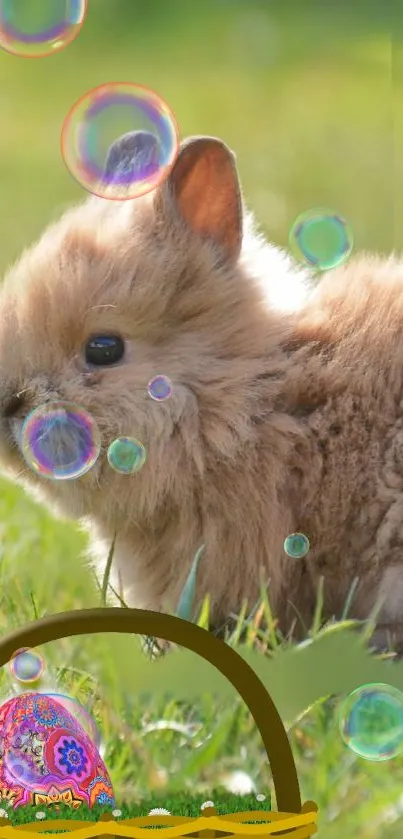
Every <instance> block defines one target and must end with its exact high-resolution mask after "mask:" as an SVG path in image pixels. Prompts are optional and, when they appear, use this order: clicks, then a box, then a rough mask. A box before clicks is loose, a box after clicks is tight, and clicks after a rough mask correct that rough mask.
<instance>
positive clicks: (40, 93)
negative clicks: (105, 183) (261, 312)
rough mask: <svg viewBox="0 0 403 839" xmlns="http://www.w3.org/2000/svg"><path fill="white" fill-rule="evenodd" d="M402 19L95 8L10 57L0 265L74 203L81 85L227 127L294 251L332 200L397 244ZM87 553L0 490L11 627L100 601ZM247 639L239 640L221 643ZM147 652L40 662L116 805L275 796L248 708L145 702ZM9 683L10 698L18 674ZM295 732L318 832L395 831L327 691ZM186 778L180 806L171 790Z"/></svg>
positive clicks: (312, 5) (0, 135) (343, 13)
mask: <svg viewBox="0 0 403 839" xmlns="http://www.w3.org/2000/svg"><path fill="white" fill-rule="evenodd" d="M395 5H396V7H397V6H398V4H395ZM399 8H400V10H399V9H398V8H396V10H395V19H394V21H392V20H391V18H390V16H389V12H388V4H386V3H385V4H381V3H379V2H375V1H374V0H371V2H369V0H356V2H355V3H351V0H338V2H337V3H336V4H334V3H323V2H321V1H320V0H304V3H301V1H300V0H297V2H296V1H295V0H287V2H286V3H285V2H284V0H271V2H268V0H260V2H259V0H204V2H203V3H201V4H197V3H195V2H189V0H172V2H169V3H167V2H166V0H150V2H148V3H141V2H137V0H90V4H89V14H88V20H87V22H86V24H85V27H84V28H83V30H82V33H81V34H80V36H79V38H78V39H77V41H76V42H74V43H73V44H71V45H70V47H69V48H68V49H67V50H66V51H65V52H62V53H59V54H58V55H55V56H53V57H52V58H49V59H44V60H42V61H32V60H29V61H28V60H19V59H18V58H15V57H14V56H9V55H7V54H6V53H2V52H1V51H0V91H1V92H0V112H1V123H2V130H1V132H0V186H1V189H0V219H1V238H0V242H1V247H0V271H4V269H5V268H6V266H7V265H8V264H9V263H10V262H11V261H12V260H14V259H15V258H16V257H17V255H18V253H19V252H20V250H21V249H22V248H23V247H25V246H26V245H27V244H28V243H29V242H30V241H31V239H32V238H34V237H35V236H37V235H38V234H39V233H40V231H41V230H42V228H43V226H44V225H45V224H46V223H47V222H48V221H49V220H50V219H51V218H55V217H56V216H57V215H58V213H59V211H60V210H61V209H63V208H65V207H66V206H67V205H68V204H69V203H70V202H72V201H75V200H79V199H80V198H81V197H82V192H81V190H80V188H79V187H78V185H77V184H76V183H75V182H74V181H73V179H72V178H71V177H70V175H69V173H68V172H67V170H66V168H65V166H64V164H63V161H62V160H61V157H60V152H59V137H60V129H61V125H62V122H63V119H64V117H65V115H66V114H67V112H68V110H69V108H70V107H71V105H72V104H73V102H74V101H75V100H76V99H77V98H78V97H79V96H80V95H81V94H82V93H83V92H85V91H86V90H88V89H89V88H91V87H94V86H95V85H97V84H100V83H102V82H105V81H113V80H129V81H130V80H131V81H136V82H139V83H141V84H144V85H148V86H150V87H152V88H154V89H156V90H157V91H159V92H160V93H161V94H162V95H163V96H164V98H165V99H166V100H167V101H168V102H169V103H170V105H171V107H172V108H173V110H174V112H175V113H176V116H177V119H178V121H179V124H180V127H181V131H182V134H183V135H187V134H193V133H194V134H198V133H211V134H215V135H218V136H221V137H223V138H224V139H225V140H226V141H227V142H228V143H229V144H230V145H231V146H232V147H233V148H234V149H235V150H236V153H237V158H238V164H239V168H240V172H241V176H242V181H243V185H244V191H245V197H246V199H247V201H248V203H249V204H250V205H251V206H252V207H253V208H254V209H255V211H256V214H257V216H258V218H259V219H260V221H261V223H262V226H263V228H264V229H265V231H266V232H267V233H268V234H269V236H270V238H271V239H272V240H273V241H275V242H278V243H280V244H285V243H286V242H287V238H288V231H289V228H290V225H291V223H292V221H293V219H294V218H295V217H296V215H298V214H299V213H300V212H301V211H303V210H305V209H309V208H310V207H312V206H319V205H324V206H326V207H334V208H335V209H337V210H338V211H339V212H341V213H342V214H343V215H344V216H345V217H346V218H347V219H348V221H349V222H350V223H351V225H352V227H353V230H354V235H355V244H356V247H357V249H360V248H368V249H370V250H375V249H380V250H384V251H389V250H391V249H392V248H393V247H396V248H400V249H401V248H402V244H403V199H402V195H403V165H402V163H401V160H402V155H401V154H400V150H401V149H402V148H403V120H402V117H401V112H402V111H401V107H400V105H401V101H402V98H403V48H402V44H403V7H402V6H401V4H400V7H399ZM392 26H393V44H392V47H393V49H391V39H390V33H391V28H392ZM84 548H85V541H84V537H83V535H82V534H81V533H80V532H79V531H78V529H76V528H74V527H73V526H71V525H70V524H67V523H63V522H60V521H55V520H54V519H52V518H51V517H50V516H49V515H48V514H47V513H46V512H45V511H43V510H42V509H40V508H39V507H38V506H36V505H35V504H33V503H32V502H31V501H29V500H28V499H27V498H26V497H25V496H24V494H23V493H22V491H21V490H20V489H17V488H15V487H14V486H12V485H11V484H10V483H9V482H7V481H5V480H2V481H0V631H1V633H2V634H4V633H6V632H9V631H10V630H11V629H13V628H16V627H18V626H21V625H23V624H25V623H26V622H28V621H30V620H32V619H34V618H36V617H41V616H43V615H45V614H50V613H53V612H57V611H63V610H69V609H73V608H83V607H91V606H99V605H101V604H102V603H103V602H104V597H103V593H102V591H101V590H100V589H99V587H98V586H97V585H96V583H95V580H94V578H93V575H92V573H91V571H90V569H89V568H88V567H86V566H85V564H84V563H83V561H82V559H81V554H82V553H83V551H84ZM104 593H105V592H104ZM318 607H319V608H318V614H317V618H316V620H315V624H314V626H313V627H312V628H311V630H310V637H311V638H312V639H313V643H315V641H316V640H317V639H318V636H319V630H320V628H321V612H320V602H319V604H318ZM264 616H265V617H266V618H268V619H269V620H268V629H263V628H262V627H263V620H262V618H263V617H264ZM339 617H341V616H339ZM244 618H245V620H246V630H247V642H248V644H250V645H251V646H252V645H254V646H255V647H257V648H258V649H259V650H260V651H261V653H262V654H264V655H268V656H271V657H275V658H276V659H277V660H278V661H279V662H281V661H282V660H285V658H284V657H285V655H286V653H287V652H288V650H289V648H290V646H291V644H290V642H289V641H287V639H281V638H280V637H279V635H278V633H277V630H276V626H275V618H273V616H270V614H269V612H268V606H267V603H263V604H262V609H261V610H260V611H258V612H257V613H256V615H255V617H254V618H253V619H249V620H248V619H247V616H244ZM244 628H245V627H244ZM346 629H347V625H346ZM341 631H344V624H343V625H341ZM236 641H237V634H236V633H235V635H233V636H232V638H230V639H229V643H232V644H235V643H236ZM135 644H137V641H136V640H135V639H133V638H130V637H126V636H125V637H120V636H117V637H112V636H106V635H105V636H104V635H100V636H96V637H95V636H94V637H86V638H82V639H81V638H80V639H65V640H63V641H58V642H54V643H52V644H48V645H47V646H46V648H44V649H43V650H42V651H41V652H42V654H43V655H44V656H45V659H46V663H47V671H46V678H45V685H44V687H45V689H46V688H52V687H56V686H58V688H59V689H62V690H63V691H64V692H66V693H69V694H70V695H73V696H76V697H77V698H78V699H80V700H81V701H82V702H83V703H84V704H85V705H86V706H87V708H89V710H90V711H91V712H92V713H93V714H94V716H95V718H96V720H97V722H98V724H99V726H100V729H101V731H102V737H103V744H104V745H103V753H104V758H105V760H106V763H107V766H108V768H109V769H110V774H111V778H112V782H113V785H114V789H115V793H116V799H117V800H118V801H128V802H130V807H131V806H132V804H131V802H136V801H140V800H143V801H146V800H152V801H155V800H156V798H157V797H158V800H161V801H165V804H162V805H161V806H166V807H167V809H170V806H169V802H172V811H174V802H175V804H176V805H177V806H178V807H179V806H181V807H182V806H185V805H186V806H188V805H187V803H186V802H189V806H190V802H191V801H196V796H198V797H199V799H202V800H203V799H208V798H210V795H211V793H210V791H211V790H212V789H216V788H217V786H219V785H222V784H224V782H226V778H228V776H229V775H231V773H233V772H234V771H238V770H242V771H244V772H245V773H246V774H247V775H248V776H249V777H250V779H251V783H253V784H254V786H255V790H256V792H265V793H266V794H268V792H269V790H270V789H271V777H270V771H269V767H268V764H267V760H266V756H265V754H264V753H263V750H262V744H261V741H260V737H259V734H258V732H257V730H256V726H255V724H254V722H253V720H252V719H251V716H250V714H249V712H248V711H247V709H246V708H245V707H244V706H243V705H242V703H241V701H238V700H237V701H233V702H232V703H231V704H230V705H229V706H228V705H227V706H226V707H225V708H224V707H221V705H220V703H219V702H218V701H217V699H216V698H215V697H214V696H211V695H200V697H198V698H197V700H195V701H192V702H190V701H187V702H184V701H179V700H177V699H175V697H171V698H169V699H168V698H166V699H164V698H162V697H158V698H155V699H154V700H152V701H150V700H147V702H145V701H144V700H143V699H142V697H141V684H140V683H139V682H138V681H137V680H136V673H135V672H132V671H130V670H128V668H127V667H126V662H127V661H130V657H131V655H132V652H133V649H134V645H135ZM341 666H342V662H338V661H335V662H334V667H335V668H337V667H341ZM3 670H5V669H3ZM0 691H2V696H3V698H6V697H7V696H8V695H9V693H10V683H9V679H8V675H7V672H3V673H2V674H1V675H0ZM160 721H164V722H165V725H166V727H165V728H160V727H158V726H157V725H156V724H157V723H158V722H160ZM286 724H287V728H288V730H289V736H290V740H291V744H292V748H293V753H294V755H295V760H296V765H297V770H298V775H299V779H300V784H301V789H302V796H303V799H305V800H306V799H314V800H315V801H316V802H317V803H318V805H319V807H320V836H321V839H322V838H323V839H340V837H341V836H343V839H378V838H380V837H381V836H382V839H397V837H401V835H402V827H403V819H402V818H401V817H399V814H401V813H402V789H403V758H401V757H399V758H397V759H396V760H394V761H391V762H390V763H388V764H387V765H380V764H371V763H368V762H365V761H362V760H360V759H359V758H357V757H355V756H354V755H353V754H352V753H351V752H349V751H348V750H347V749H346V748H345V746H344V745H343V743H342V742H341V740H340V738H339V736H338V731H337V701H336V700H335V699H329V700H326V701H321V702H319V703H317V704H316V705H315V706H314V707H312V708H311V709H309V710H308V711H307V712H306V713H305V714H304V715H303V716H302V717H299V718H298V719H290V720H287V721H286ZM153 725H154V726H155V728H154V730H153V729H152V726H153ZM178 778H179V779H180V783H181V785H182V786H181V794H182V796H183V797H182V799H181V800H179V797H178V796H179V791H178V789H176V790H175V791H174V792H173V787H174V786H175V783H174V782H175V779H178ZM199 799H198V800H199ZM180 801H181V803H180ZM244 804H245V802H243V803H242V806H244ZM133 806H135V805H134V804H133ZM231 806H232V805H231ZM240 806H241V805H240ZM259 806H260V805H259Z"/></svg>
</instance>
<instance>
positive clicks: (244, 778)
mask: <svg viewBox="0 0 403 839" xmlns="http://www.w3.org/2000/svg"><path fill="white" fill-rule="evenodd" d="M224 786H225V788H226V790H227V791H228V792H232V794H233V795H247V794H248V793H252V792H254V791H255V785H254V783H253V781H252V778H251V777H250V775H247V774H246V772H243V771H242V769H238V770H236V771H235V772H230V773H229V775H227V776H226V778H224Z"/></svg>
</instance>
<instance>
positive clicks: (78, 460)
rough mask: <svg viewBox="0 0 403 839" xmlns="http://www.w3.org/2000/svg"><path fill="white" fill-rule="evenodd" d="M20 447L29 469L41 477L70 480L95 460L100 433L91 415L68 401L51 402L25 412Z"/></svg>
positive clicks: (83, 471)
mask: <svg viewBox="0 0 403 839" xmlns="http://www.w3.org/2000/svg"><path fill="white" fill-rule="evenodd" d="M20 449H21V452H22V454H23V455H24V458H25V460H26V462H27V464H28V466H30V468H31V469H32V470H33V471H34V472H36V473H37V474H38V475H40V476H41V477H43V478H50V479H53V480H59V481H61V480H72V479H73V478H80V477H81V476H82V475H85V473H86V472H88V471H89V469H91V468H92V466H93V465H94V463H95V462H96V460H97V458H98V455H99V453H100V449H101V436H100V433H99V430H98V426H97V424H96V422H95V420H94V419H93V417H92V416H91V415H90V414H89V413H87V411H85V410H84V408H81V407H79V406H78V405H74V404H72V403H70V402H50V403H48V404H44V405H41V406H40V407H39V408H36V409H35V410H34V411H32V412H31V413H30V414H28V416H27V418H26V420H25V422H24V424H23V426H22V429H21V436H20Z"/></svg>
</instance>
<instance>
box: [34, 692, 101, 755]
mask: <svg viewBox="0 0 403 839" xmlns="http://www.w3.org/2000/svg"><path fill="white" fill-rule="evenodd" d="M46 696H48V697H49V698H50V699H53V700H54V701H55V702H58V703H59V705H62V706H63V708H65V709H66V711H68V712H69V714H71V716H72V717H73V718H74V719H75V720H76V721H77V722H78V723H79V724H80V725H81V726H82V728H83V729H84V731H86V732H87V734H88V735H89V737H91V740H92V741H93V742H94V743H95V745H96V747H97V749H98V750H99V747H100V745H101V736H100V733H99V730H98V726H97V724H96V722H95V720H94V718H93V717H92V716H91V714H90V712H89V711H87V709H86V708H85V707H84V705H82V704H81V702H79V701H78V699H73V697H72V696H65V694H64V693H49V692H48V691H46Z"/></svg>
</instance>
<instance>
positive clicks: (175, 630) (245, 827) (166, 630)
mask: <svg viewBox="0 0 403 839" xmlns="http://www.w3.org/2000/svg"><path fill="white" fill-rule="evenodd" d="M100 632H118V633H128V634H131V635H133V634H135V635H148V636H155V637H158V638H161V639H163V640H166V641H170V642H171V643H174V644H179V645H180V646H182V647H186V648H187V649H189V650H192V651H193V652H195V653H197V654H198V655H200V656H202V658H204V659H205V660H206V661H209V662H210V663H211V664H212V665H214V667H216V668H217V669H218V670H219V671H220V672H221V673H222V674H223V675H224V676H226V678H227V679H228V680H229V681H230V682H231V684H232V685H233V686H234V688H235V689H236V690H237V691H238V693H239V694H240V695H241V697H242V699H243V700H244V702H245V703H246V705H247V706H248V708H249V711H250V713H251V714H252V716H253V718H254V720H255V722H256V725H257V726H258V729H259V731H260V734H261V737H262V740H263V743H264V746H265V749H266V752H267V756H268V759H269V762H270V768H271V772H272V776H273V782H274V788H275V793H276V800H277V806H278V812H271V813H269V812H267V811H262V812H260V811H259V813H258V812H257V811H254V813H244V814H240V813H238V814H233V815H229V816H217V815H216V814H215V812H214V811H213V812H212V813H210V814H208V815H205V816H204V817H203V818H199V819H197V820H193V824H192V830H191V831H190V829H189V830H188V831H187V835H190V832H192V833H193V835H194V834H195V833H199V834H200V831H201V832H202V833H203V832H204V831H203V829H204V830H206V831H208V834H207V835H210V836H211V835H216V836H219V835H220V834H222V835H223V834H224V835H227V836H228V835H234V836H235V835H236V836H237V837H241V836H243V837H245V839H246V836H248V837H251V836H274V835H275V836H279V835H286V836H290V837H293V839H307V838H308V837H310V836H312V835H313V834H314V833H316V832H317V810H318V808H317V806H316V804H314V802H312V801H307V802H306V803H305V804H303V806H301V797H300V790H299V783H298V776H297V771H296V768H295V763H294V758H293V755H292V751H291V747H290V744H289V742H288V737H287V734H286V731H285V729H284V726H283V723H282V721H281V718H280V716H279V714H278V712H277V710H276V708H275V706H274V704H273V702H272V700H271V698H270V696H269V694H268V692H267V690H266V688H265V687H264V685H263V683H262V682H261V681H260V679H259V678H258V676H257V675H256V673H255V672H254V670H253V669H252V668H251V667H250V666H249V665H248V664H247V663H246V661H245V660H244V659H243V658H242V657H241V656H240V655H238V653H237V652H236V651H235V650H234V649H233V648H232V647H230V646H228V644H225V643H224V642H223V641H221V640H220V639H218V638H216V637H215V636H214V635H212V634H211V633H210V632H208V631H206V630H205V629H201V628H200V627H198V626H196V625H195V624H193V623H189V622H188V621H184V620H182V619H180V618H177V617H174V616H173V615H166V614H163V613H160V612H151V611H145V610H140V609H121V608H102V609H84V610H78V611H73V612H62V613H60V614H57V615H52V616H50V617H46V618H42V619H41V620H38V621H35V622H34V623H31V624H29V625H28V626H26V627H24V628H22V629H19V630H17V631H15V632H13V633H10V634H9V635H7V636H6V637H5V638H3V639H2V640H1V641H0V667H2V666H3V665H4V664H6V663H7V662H8V661H9V660H10V658H11V657H12V656H13V654H14V653H15V651H16V650H18V649H21V648H23V647H31V648H33V647H37V646H40V645H41V644H46V643H47V642H49V641H57V640H59V639H61V638H68V637H71V636H74V635H86V634H91V633H100ZM242 817H243V820H244V821H247V820H249V821H250V820H251V817H252V819H253V818H255V819H258V818H262V819H267V824H253V825H252V824H242ZM149 818H150V819H151V820H152V818H153V819H154V821H153V822H152V824H155V823H156V822H155V817H149ZM166 818H168V817H165V818H161V817H159V823H161V824H164V823H165V821H166ZM206 819H208V825H206V824H205V821H206ZM168 820H169V824H170V825H172V824H174V823H175V822H177V819H176V818H174V817H172V818H171V819H168ZM130 821H131V825H132V830H131V835H132V836H133V837H134V838H135V837H138V839H140V836H143V835H144V827H140V825H138V827H137V825H136V826H135V824H134V823H135V822H137V823H138V822H139V821H141V822H142V825H144V824H145V822H144V819H141V820H138V819H136V820H130ZM179 821H180V822H182V825H181V826H182V829H184V828H185V825H184V824H183V819H180V820H179ZM146 823H147V820H146ZM72 826H73V825H72ZM150 826H151V821H150ZM27 827H28V826H27V825H26V826H25V828H27ZM109 827H111V826H109ZM114 827H116V834H115V835H119V829H118V828H119V824H118V823H116V824H115V825H114ZM136 828H137V829H136ZM4 829H5V828H3V827H0V836H1V834H2V833H3V831H4ZM16 829H18V828H16ZM10 830H12V828H10V827H9V828H8V831H10ZM172 830H173V828H172V827H171V828H170V836H172V835H173V834H172ZM87 832H88V831H87ZM103 832H105V831H103ZM161 832H162V833H164V828H161ZM108 833H109V835H111V833H113V831H112V830H110V829H109V830H108ZM97 835H100V834H99V833H98V834H97ZM125 835H127V833H126V834H125ZM177 835H178V836H179V835H181V836H182V835H184V834H183V832H182V833H178V834H177Z"/></svg>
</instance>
